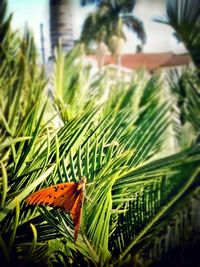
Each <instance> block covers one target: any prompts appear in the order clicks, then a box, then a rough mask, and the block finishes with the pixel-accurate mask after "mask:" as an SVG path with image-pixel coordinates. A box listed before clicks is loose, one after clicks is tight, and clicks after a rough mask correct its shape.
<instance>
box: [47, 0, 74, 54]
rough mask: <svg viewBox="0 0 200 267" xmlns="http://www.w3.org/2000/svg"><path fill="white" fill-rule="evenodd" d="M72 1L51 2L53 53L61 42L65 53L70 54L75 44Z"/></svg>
mask: <svg viewBox="0 0 200 267" xmlns="http://www.w3.org/2000/svg"><path fill="white" fill-rule="evenodd" d="M71 2H72V1H70V0H50V6H49V9H50V40H51V52H52V54H53V51H54V48H55V47H56V46H57V45H58V42H59V40H61V44H62V48H63V51H65V52H68V51H69V50H70V49H71V48H72V47H73V44H74V38H73V22H72V19H73V13H72V11H73V10H72V3H71Z"/></svg>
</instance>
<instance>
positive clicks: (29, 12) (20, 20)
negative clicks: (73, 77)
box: [8, 0, 185, 56]
mask: <svg viewBox="0 0 200 267" xmlns="http://www.w3.org/2000/svg"><path fill="white" fill-rule="evenodd" d="M48 3H49V0H9V1H8V12H9V13H10V12H12V13H13V22H12V26H13V28H14V29H19V30H20V31H22V30H23V28H24V25H25V24H27V25H28V26H29V28H31V30H32V32H33V33H34V36H35V41H36V45H37V46H38V48H39V49H40V47H41V44H40V24H41V23H43V25H44V37H45V49H46V54H47V56H49V53H50V41H49V8H48ZM73 3H74V4H75V10H76V12H75V16H74V21H73V24H74V36H75V38H78V37H79V35H80V31H81V25H82V22H83V20H84V18H85V17H86V15H87V14H88V12H90V11H92V10H93V9H94V6H88V7H84V8H80V7H79V5H78V0H75V1H73ZM134 14H135V15H136V16H137V17H139V18H140V19H142V21H143V22H144V25H145V29H146V32H147V44H146V45H145V47H144V52H162V51H173V52H175V53H181V52H184V51H185V49H184V47H183V45H182V44H178V43H177V41H176V39H175V38H174V37H173V35H172V33H173V31H172V29H171V28H170V27H168V26H166V25H162V24H159V23H156V22H153V20H152V19H153V17H156V16H162V15H164V14H165V1H164V0H154V1H152V0H151V1H150V0H138V1H137V5H136V7H135V10H134ZM126 33H127V40H128V42H127V43H126V44H125V46H124V53H126V52H129V53H130V52H134V50H135V47H136V45H137V44H138V43H139V41H138V40H137V38H136V36H135V35H134V34H132V33H130V32H129V31H126Z"/></svg>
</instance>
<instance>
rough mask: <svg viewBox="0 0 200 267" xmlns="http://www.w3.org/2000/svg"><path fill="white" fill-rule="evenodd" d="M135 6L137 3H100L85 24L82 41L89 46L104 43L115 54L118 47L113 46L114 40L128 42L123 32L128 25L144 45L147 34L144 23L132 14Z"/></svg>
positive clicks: (106, 1) (105, 1)
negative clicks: (92, 43) (93, 43)
mask: <svg viewBox="0 0 200 267" xmlns="http://www.w3.org/2000/svg"><path fill="white" fill-rule="evenodd" d="M134 6H135V1H125V0H124V1H117V0H116V1H108V0H104V1H100V3H99V4H98V8H97V10H96V12H94V13H91V14H90V15H89V16H88V17H87V18H86V20H85V22H84V25H83V30H82V34H81V41H83V42H84V43H85V44H86V45H87V46H89V45H90V43H91V41H95V42H97V43H99V42H102V41H104V42H105V43H106V44H107V45H108V46H109V48H110V49H111V51H112V52H113V53H115V52H116V49H115V48H116V45H114V46H113V42H112V38H113V37H114V38H118V39H119V40H121V39H124V40H126V37H125V34H124V32H123V26H124V25H126V26H127V27H128V28H129V29H131V30H132V31H133V32H135V33H136V34H137V36H138V38H139V39H140V41H141V43H142V45H144V43H145V41H146V34H145V31H144V27H143V23H142V22H141V21H140V20H139V19H138V18H136V17H135V16H134V15H133V13H132V12H133V9H134ZM115 44H116V43H115Z"/></svg>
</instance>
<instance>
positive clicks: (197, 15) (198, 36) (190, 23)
mask: <svg viewBox="0 0 200 267" xmlns="http://www.w3.org/2000/svg"><path fill="white" fill-rule="evenodd" d="M166 13H167V16H166V18H164V19H156V21H157V22H161V23H164V24H168V25H170V26H171V27H172V28H173V29H174V30H175V36H176V37H177V39H178V40H179V41H181V42H183V43H184V45H185V47H186V48H187V49H188V51H189V53H190V55H191V57H192V60H193V62H194V64H195V65H196V67H197V68H199V67H200V22H199V21H200V4H199V0H182V1H179V0H167V4H166Z"/></svg>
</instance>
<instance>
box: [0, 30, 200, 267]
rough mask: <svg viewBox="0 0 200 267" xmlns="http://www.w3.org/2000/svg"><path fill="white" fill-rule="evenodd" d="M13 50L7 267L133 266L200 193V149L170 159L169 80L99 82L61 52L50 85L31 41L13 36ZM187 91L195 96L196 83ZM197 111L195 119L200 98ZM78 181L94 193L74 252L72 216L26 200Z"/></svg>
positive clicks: (5, 104) (5, 199)
mask: <svg viewBox="0 0 200 267" xmlns="http://www.w3.org/2000/svg"><path fill="white" fill-rule="evenodd" d="M5 43H6V44H7V45H8V46H7V47H8V49H7V50H6V58H5V59H4V60H3V62H2V64H1V66H0V74H1V75H0V77H1V78H0V92H1V93H0V95H1V101H0V124H1V130H0V140H1V144H0V164H1V165H0V166H1V173H0V174H1V177H0V192H1V194H0V195H1V198H0V205H1V209H0V224H1V236H0V249H1V255H0V256H1V260H2V262H3V265H2V266H10V265H12V264H14V263H15V266H17V265H20V264H22V265H25V266H26V265H30V264H35V265H36V264H39V263H40V264H41V265H43V266H45V264H46V265H48V266H56V265H58V266H62V265H63V266H77V265H78V264H79V265H81V266H108V265H113V266H120V265H123V264H125V263H126V262H130V260H132V259H133V256H134V255H135V254H137V252H138V251H139V250H140V249H142V247H143V246H144V243H145V242H147V241H148V242H149V240H151V241H153V240H154V238H155V234H156V233H157V232H158V231H160V230H161V229H162V228H163V227H164V226H165V225H166V224H167V223H168V221H169V219H170V218H172V216H173V214H174V211H175V210H176V207H177V205H178V204H179V203H180V202H182V201H184V200H185V197H186V196H190V195H191V193H192V192H193V191H194V189H195V188H196V187H197V186H199V184H198V183H199V180H198V179H199V176H198V175H199V169H198V166H199V161H200V148H199V146H198V144H197V143H194V144H193V146H190V147H188V149H187V150H183V151H181V152H180V153H177V154H172V153H170V155H169V153H168V152H167V151H168V150H166V147H168V146H169V128H170V127H171V124H172V121H171V110H170V109H171V102H170V101H168V100H165V99H164V95H163V93H162V89H163V86H164V82H163V79H162V78H161V77H160V76H159V75H154V76H152V77H150V78H149V77H147V76H145V74H142V73H140V72H139V73H137V74H135V76H134V79H132V81H131V82H128V83H127V82H124V81H123V80H116V81H112V82H110V79H111V78H110V77H109V75H106V74H96V76H92V75H91V73H90V72H89V68H88V67H85V66H84V65H83V62H82V55H83V51H82V50H81V49H82V48H81V47H80V46H77V47H76V48H75V49H74V51H72V52H71V53H69V54H67V55H64V54H63V53H62V52H61V51H60V49H58V50H57V52H56V62H55V63H54V72H53V73H52V74H51V76H50V78H49V81H47V79H46V77H45V75H44V71H43V69H41V68H40V67H39V65H38V64H37V55H36V50H35V46H34V42H33V39H32V37H31V36H30V34H28V33H27V34H25V36H24V37H23V38H22V39H20V38H18V36H17V35H15V34H10V35H7V36H6V40H5ZM4 50H5V47H4ZM187 81H188V80H187ZM189 84H190V85H191V86H195V88H196V84H195V83H193V82H192V80H190V81H189ZM48 87H51V88H53V91H52V93H53V97H52V98H50V97H48V94H47V90H48ZM190 101H191V102H192V103H193V107H195V108H194V110H195V109H196V102H195V104H194V98H190ZM188 110H189V108H188ZM193 116H194V113H193V112H191V113H190V120H191V121H192V120H193V119H194V118H193ZM194 121H196V120H194ZM195 125H196V124H195ZM197 125H198V124H197ZM79 176H86V177H87V184H86V192H85V195H86V196H85V202H84V207H83V215H82V222H81V229H80V233H79V236H78V240H77V242H76V243H74V240H73V224H72V221H71V218H70V216H69V215H68V214H65V213H63V212H62V211H59V210H55V209H51V208H50V207H32V206H31V207H30V206H28V205H27V204H26V202H25V199H26V197H27V196H28V195H29V194H30V193H31V192H33V191H35V190H38V189H39V188H41V187H45V186H50V185H52V184H56V183H59V182H67V181H78V177H79Z"/></svg>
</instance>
